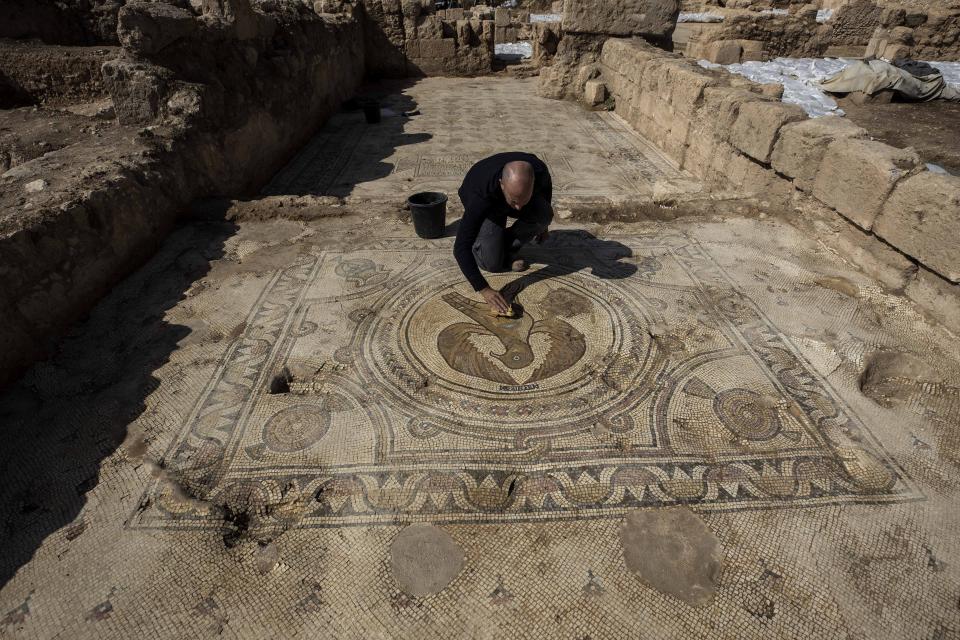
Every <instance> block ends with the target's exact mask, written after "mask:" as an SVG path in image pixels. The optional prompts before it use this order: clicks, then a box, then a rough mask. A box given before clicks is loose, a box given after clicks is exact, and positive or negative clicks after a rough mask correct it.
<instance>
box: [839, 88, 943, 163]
mask: <svg viewBox="0 0 960 640" xmlns="http://www.w3.org/2000/svg"><path fill="white" fill-rule="evenodd" d="M843 110H844V111H845V112H846V114H847V118H849V119H850V120H852V121H853V122H855V123H856V124H857V125H859V126H861V127H863V128H864V129H866V130H867V131H868V132H869V133H870V135H871V136H873V137H874V138H876V139H877V140H881V141H883V142H886V143H887V144H890V145H893V146H895V147H900V148H905V147H913V148H914V149H916V150H917V153H919V154H920V157H921V158H922V159H923V160H924V161H926V162H932V163H934V164H938V165H940V166H941V167H943V168H944V169H946V170H947V171H949V172H950V173H952V174H953V175H960V103H956V102H947V101H944V100H933V101H931V102H919V103H916V102H914V103H911V102H891V103H889V104H865V105H854V104H844V105H843Z"/></svg>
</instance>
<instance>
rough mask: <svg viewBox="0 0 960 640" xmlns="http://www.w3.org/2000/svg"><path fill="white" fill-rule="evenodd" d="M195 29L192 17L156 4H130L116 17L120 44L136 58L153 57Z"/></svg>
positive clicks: (190, 14) (170, 7)
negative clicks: (141, 56)
mask: <svg viewBox="0 0 960 640" xmlns="http://www.w3.org/2000/svg"><path fill="white" fill-rule="evenodd" d="M196 29H197V20H196V19H195V18H194V16H193V14H192V13H190V12H189V11H187V10H186V9H181V8H180V7H175V6H173V5H170V4H164V3H160V2H131V3H130V4H128V5H126V6H123V7H121V8H120V13H119V15H118V16H117V38H119V40H120V44H121V45H123V47H124V48H125V49H129V50H130V51H133V52H134V53H136V54H139V55H151V54H154V53H156V52H158V51H160V50H161V49H163V48H164V47H166V46H168V45H170V44H172V43H173V42H176V41H177V40H180V39H182V38H186V37H188V36H190V35H191V34H193V33H194V31H196Z"/></svg>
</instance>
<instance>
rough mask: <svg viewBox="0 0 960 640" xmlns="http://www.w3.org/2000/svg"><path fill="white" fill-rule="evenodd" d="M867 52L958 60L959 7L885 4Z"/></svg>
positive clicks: (959, 50)
mask: <svg viewBox="0 0 960 640" xmlns="http://www.w3.org/2000/svg"><path fill="white" fill-rule="evenodd" d="M866 54H867V55H872V56H876V57H879V58H886V59H887V60H894V59H896V58H912V59H914V60H960V8H957V9H908V8H903V7H888V8H887V9H885V10H884V12H883V14H882V16H881V19H880V26H878V27H877V28H876V30H875V31H874V32H873V34H872V37H871V39H870V41H869V44H868V46H867V50H866Z"/></svg>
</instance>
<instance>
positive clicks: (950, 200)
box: [600, 38, 960, 330]
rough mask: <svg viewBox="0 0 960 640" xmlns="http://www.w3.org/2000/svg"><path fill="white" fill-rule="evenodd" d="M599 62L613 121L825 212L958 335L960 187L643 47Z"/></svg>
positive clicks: (861, 135)
mask: <svg viewBox="0 0 960 640" xmlns="http://www.w3.org/2000/svg"><path fill="white" fill-rule="evenodd" d="M600 65H601V71H602V79H603V82H604V83H605V84H606V87H607V88H608V90H609V91H610V93H611V94H612V95H613V97H614V99H615V101H616V112H617V113H618V114H620V115H621V116H622V117H623V118H624V119H625V120H626V121H627V122H629V123H630V124H631V125H632V126H633V127H634V128H635V129H636V130H637V131H638V132H639V133H641V134H642V135H644V136H645V137H646V138H647V139H648V140H651V141H652V142H654V143H655V144H656V145H657V146H658V147H659V148H660V149H662V150H663V151H664V152H666V153H667V154H668V155H669V156H670V157H671V158H673V159H674V160H675V161H676V162H677V163H678V165H680V166H681V167H682V168H683V169H685V170H687V171H689V172H691V173H692V174H693V175H695V176H697V177H700V178H703V179H704V180H707V181H710V182H713V183H714V184H727V185H732V186H734V187H736V188H737V189H739V190H741V191H742V192H744V193H752V194H754V195H756V196H757V197H758V198H761V199H763V200H765V201H768V202H773V203H778V205H779V206H781V207H783V208H785V209H795V208H797V207H798V206H801V205H798V202H806V203H808V204H813V205H814V206H825V207H828V208H829V209H830V210H832V211H834V212H836V214H837V215H838V216H840V218H841V219H843V220H845V221H847V222H849V223H850V224H851V225H853V227H854V228H856V229H859V230H861V231H862V232H863V233H866V234H869V235H871V236H873V237H875V238H876V239H878V240H879V241H880V242H881V243H882V244H883V245H886V246H888V247H892V248H893V249H894V250H895V251H896V252H898V253H899V254H901V255H902V256H906V257H907V258H908V259H909V260H910V261H911V262H912V263H914V264H915V265H916V266H917V267H918V271H917V277H916V278H915V279H914V280H913V281H912V284H911V285H910V286H908V288H907V290H906V291H905V292H904V293H905V295H907V297H910V298H911V299H914V300H916V301H918V302H919V303H920V304H921V305H922V306H924V307H926V308H928V309H929V310H930V311H931V313H933V314H934V315H935V316H936V317H937V319H938V320H939V321H940V322H943V323H944V324H945V325H947V326H950V327H952V328H953V329H954V330H956V329H957V328H958V327H960V320H958V319H960V256H958V255H957V253H956V251H955V249H954V242H955V241H954V239H955V238H956V237H957V235H958V234H960V178H958V177H957V176H951V175H945V174H939V173H933V172H931V171H928V170H927V168H926V166H925V165H924V163H923V162H922V161H921V159H920V158H919V157H918V156H917V154H916V153H915V152H914V151H912V150H909V149H906V150H904V149H897V148H894V147H891V146H889V145H886V144H884V143H881V142H877V141H873V140H870V139H869V138H868V137H867V134H866V131H864V130H863V129H861V128H859V127H857V126H855V125H853V124H852V123H850V122H848V121H846V120H843V119H840V118H830V117H826V118H817V119H810V118H808V117H807V116H806V114H805V113H804V112H803V110H802V109H800V108H799V107H797V106H794V105H788V104H783V103H782V102H780V101H779V99H778V96H777V95H776V92H775V91H774V89H776V87H767V86H764V85H758V84H756V83H752V82H750V81H746V80H744V79H742V78H737V77H734V76H732V75H730V74H728V73H726V72H722V71H708V70H706V69H703V68H701V67H699V66H698V65H697V64H696V63H695V62H694V61H691V60H689V59H684V58H681V57H679V56H677V55H674V54H670V53H667V52H664V51H662V50H661V49H658V48H656V47H653V46H650V45H649V44H647V43H646V42H644V41H642V40H640V39H629V40H628V39H619V38H611V39H609V40H607V41H606V42H605V43H604V46H603V51H602V55H601V59H600ZM861 257H862V256H857V257H854V259H855V260H856V259H858V258H861Z"/></svg>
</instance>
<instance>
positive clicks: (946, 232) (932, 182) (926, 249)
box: [873, 171, 960, 283]
mask: <svg viewBox="0 0 960 640" xmlns="http://www.w3.org/2000/svg"><path fill="white" fill-rule="evenodd" d="M873 231H874V233H876V234H877V235H878V236H880V237H881V238H883V239H884V240H886V241H887V242H889V243H890V244H892V245H893V246H895V247H896V248H897V249H899V250H901V251H903V252H904V253H906V254H907V255H909V256H912V257H914V258H916V259H917V260H919V261H920V262H921V263H923V264H924V265H925V266H927V267H929V268H930V269H931V270H933V271H936V272H937V273H939V274H940V275H942V276H943V277H945V278H947V279H948V280H950V281H951V282H954V283H958V282H960V251H958V250H957V238H960V177H958V176H952V175H945V174H940V173H932V172H930V171H923V172H921V173H918V174H916V175H914V176H910V177H908V178H906V179H905V180H901V181H900V182H899V183H898V184H897V186H896V187H895V188H894V190H893V193H891V194H890V197H889V198H888V199H887V201H886V203H884V205H883V209H882V210H881V212H880V215H879V216H877V219H876V222H875V223H874V226H873Z"/></svg>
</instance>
